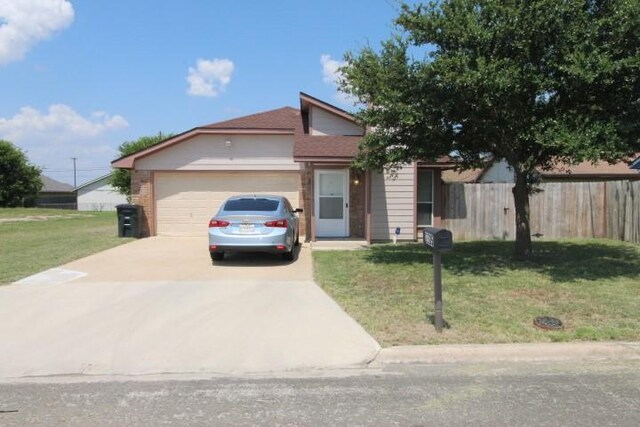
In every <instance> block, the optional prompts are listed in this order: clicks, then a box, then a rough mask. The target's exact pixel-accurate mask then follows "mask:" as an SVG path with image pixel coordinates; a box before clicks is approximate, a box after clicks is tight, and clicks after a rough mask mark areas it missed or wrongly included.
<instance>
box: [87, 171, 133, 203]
mask: <svg viewBox="0 0 640 427" xmlns="http://www.w3.org/2000/svg"><path fill="white" fill-rule="evenodd" d="M112 175H113V173H110V174H108V175H105V176H101V177H100V178H96V179H94V180H93V181H89V182H87V183H84V184H82V185H80V186H79V187H78V188H76V192H77V194H78V210H79V211H115V210H116V206H117V205H120V204H123V203H127V197H126V196H124V195H122V194H120V193H119V192H118V190H116V188H115V187H113V186H112V185H111V176H112Z"/></svg>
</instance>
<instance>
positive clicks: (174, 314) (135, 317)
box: [0, 238, 380, 378]
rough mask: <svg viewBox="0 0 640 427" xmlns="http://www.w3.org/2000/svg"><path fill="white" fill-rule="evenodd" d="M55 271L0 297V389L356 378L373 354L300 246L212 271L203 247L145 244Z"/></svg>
mask: <svg viewBox="0 0 640 427" xmlns="http://www.w3.org/2000/svg"><path fill="white" fill-rule="evenodd" d="M57 270H58V271H48V272H45V274H44V275H40V277H37V276H36V277H33V278H30V279H29V280H23V281H21V283H20V284H14V285H11V286H5V287H2V288H0V313H3V320H2V322H0V377H1V378H16V377H24V376H43V375H76V374H87V375H140V374H152V373H217V374H241V373H263V372H264V373H267V372H286V371H301V370H305V371H307V370H318V369H327V368H344V367H363V366H366V364H367V363H368V362H370V361H371V360H372V359H374V358H375V356H376V355H377V353H378V351H379V350H380V347H379V345H378V344H377V343H376V341H375V340H374V339H373V338H371V337H370V336H369V335H368V334H367V333H366V332H365V331H364V330H363V329H362V327H361V326H360V325H359V324H358V323H357V322H355V321H354V320H353V319H352V318H351V317H350V316H348V315H347V314H346V313H345V312H344V311H343V310H342V309H341V308H340V307H339V306H338V305H337V304H336V303H335V302H334V301H333V300H332V299H331V298H329V297H328V296H327V295H326V294H325V293H324V292H323V291H322V290H321V289H320V287H319V286H318V285H316V284H315V282H314V281H313V278H312V267H311V256H310V250H309V249H308V248H306V247H303V248H302V249H301V251H300V253H299V256H298V258H297V260H296V261H294V262H290V263H284V262H283V261H282V260H281V259H280V258H278V257H274V256H269V255H238V256H235V257H230V258H229V259H225V260H224V261H223V262H221V263H216V264H215V265H212V263H211V260H210V259H209V255H208V252H207V246H206V240H203V239H188V238H183V239H179V238H164V239H163V238H151V239H143V240H139V241H136V242H133V243H130V244H127V245H123V246H120V247H117V248H113V249H110V250H108V251H105V252H102V253H100V254H96V255H93V256H91V257H88V258H85V259H82V260H78V261H75V262H73V263H70V264H68V265H65V266H63V267H61V268H60V269H57ZM74 272H75V273H82V274H73V273H74Z"/></svg>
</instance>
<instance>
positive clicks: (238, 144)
mask: <svg viewBox="0 0 640 427" xmlns="http://www.w3.org/2000/svg"><path fill="white" fill-rule="evenodd" d="M363 135H364V129H362V128H361V127H360V126H359V125H358V124H357V123H356V121H355V119H354V117H353V116H352V115H351V114H349V113H348V112H346V111H344V110H342V109H340V108H337V107H335V106H333V105H331V104H328V103H326V102H323V101H321V100H319V99H316V98H314V97H312V96H309V95H307V94H304V93H300V108H299V109H297V108H292V107H284V108H280V109H276V110H271V111H267V112H263V113H258V114H253V115H249V116H245V117H240V118H237V119H232V120H227V121H223V122H219V123H214V124H211V125H207V126H202V127H198V128H194V129H191V130H189V131H187V132H184V133H181V134H179V135H176V136H173V137H171V138H169V139H167V140H165V141H162V142H160V143H158V144H156V145H154V146H152V147H149V148H147V149H144V150H141V151H139V152H137V153H134V154H131V155H128V156H125V157H122V158H120V159H117V160H115V161H113V162H112V165H113V167H116V168H124V169H131V170H132V201H133V203H136V204H139V205H141V206H142V213H143V218H142V219H143V221H142V226H143V232H144V234H146V235H203V234H205V233H206V228H207V224H208V221H209V219H210V218H211V216H212V215H213V214H215V212H216V211H217V209H218V207H219V206H220V204H221V203H222V202H223V201H224V200H225V199H226V198H227V197H228V196H230V195H232V194H242V193H249V194H280V195H284V196H286V197H287V198H288V199H289V200H290V201H291V203H292V204H293V205H294V207H302V208H304V213H303V214H302V215H301V221H302V224H303V230H305V231H306V232H305V234H306V238H307V240H316V239H317V238H323V237H330V238H344V237H350V238H359V239H366V240H367V241H375V240H390V239H391V238H392V236H393V235H394V233H395V232H396V229H397V228H399V229H400V235H399V238H400V239H415V238H417V236H418V230H419V228H421V227H423V226H429V225H435V226H437V225H439V224H440V220H441V216H442V214H441V212H442V206H441V200H442V197H441V189H442V187H441V171H442V170H443V169H444V168H447V167H451V166H452V163H451V162H450V161H449V160H444V159H443V160H442V161H439V162H436V163H431V164H427V163H414V164H411V165H407V166H406V167H404V168H402V169H400V170H399V171H397V173H396V174H394V175H387V174H383V173H379V172H374V171H366V172H356V171H354V170H351V169H350V168H349V165H350V162H351V160H352V159H353V157H354V155H355V154H356V153H357V151H358V143H359V142H360V140H361V138H362V136H363Z"/></svg>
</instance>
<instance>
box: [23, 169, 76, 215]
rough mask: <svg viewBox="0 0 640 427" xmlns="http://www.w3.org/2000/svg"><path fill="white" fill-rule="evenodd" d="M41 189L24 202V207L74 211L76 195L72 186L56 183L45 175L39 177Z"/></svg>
mask: <svg viewBox="0 0 640 427" xmlns="http://www.w3.org/2000/svg"><path fill="white" fill-rule="evenodd" d="M40 179H41V180H42V184H43V185H42V189H41V190H40V192H39V193H38V195H37V196H35V197H31V198H28V199H26V200H25V206H34V207H39V208H56V209H75V208H76V193H75V192H74V191H73V185H71V184H65V183H64V182H60V181H56V180H55V179H53V178H49V177H48V176H45V175H40Z"/></svg>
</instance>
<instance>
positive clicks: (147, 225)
mask: <svg viewBox="0 0 640 427" xmlns="http://www.w3.org/2000/svg"><path fill="white" fill-rule="evenodd" d="M131 202H132V203H133V204H135V205H140V206H142V218H141V221H140V227H141V230H140V232H141V236H142V237H148V236H150V235H151V233H152V224H153V222H152V221H153V214H154V212H153V209H154V206H153V176H152V173H151V171H136V170H134V171H131Z"/></svg>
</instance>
